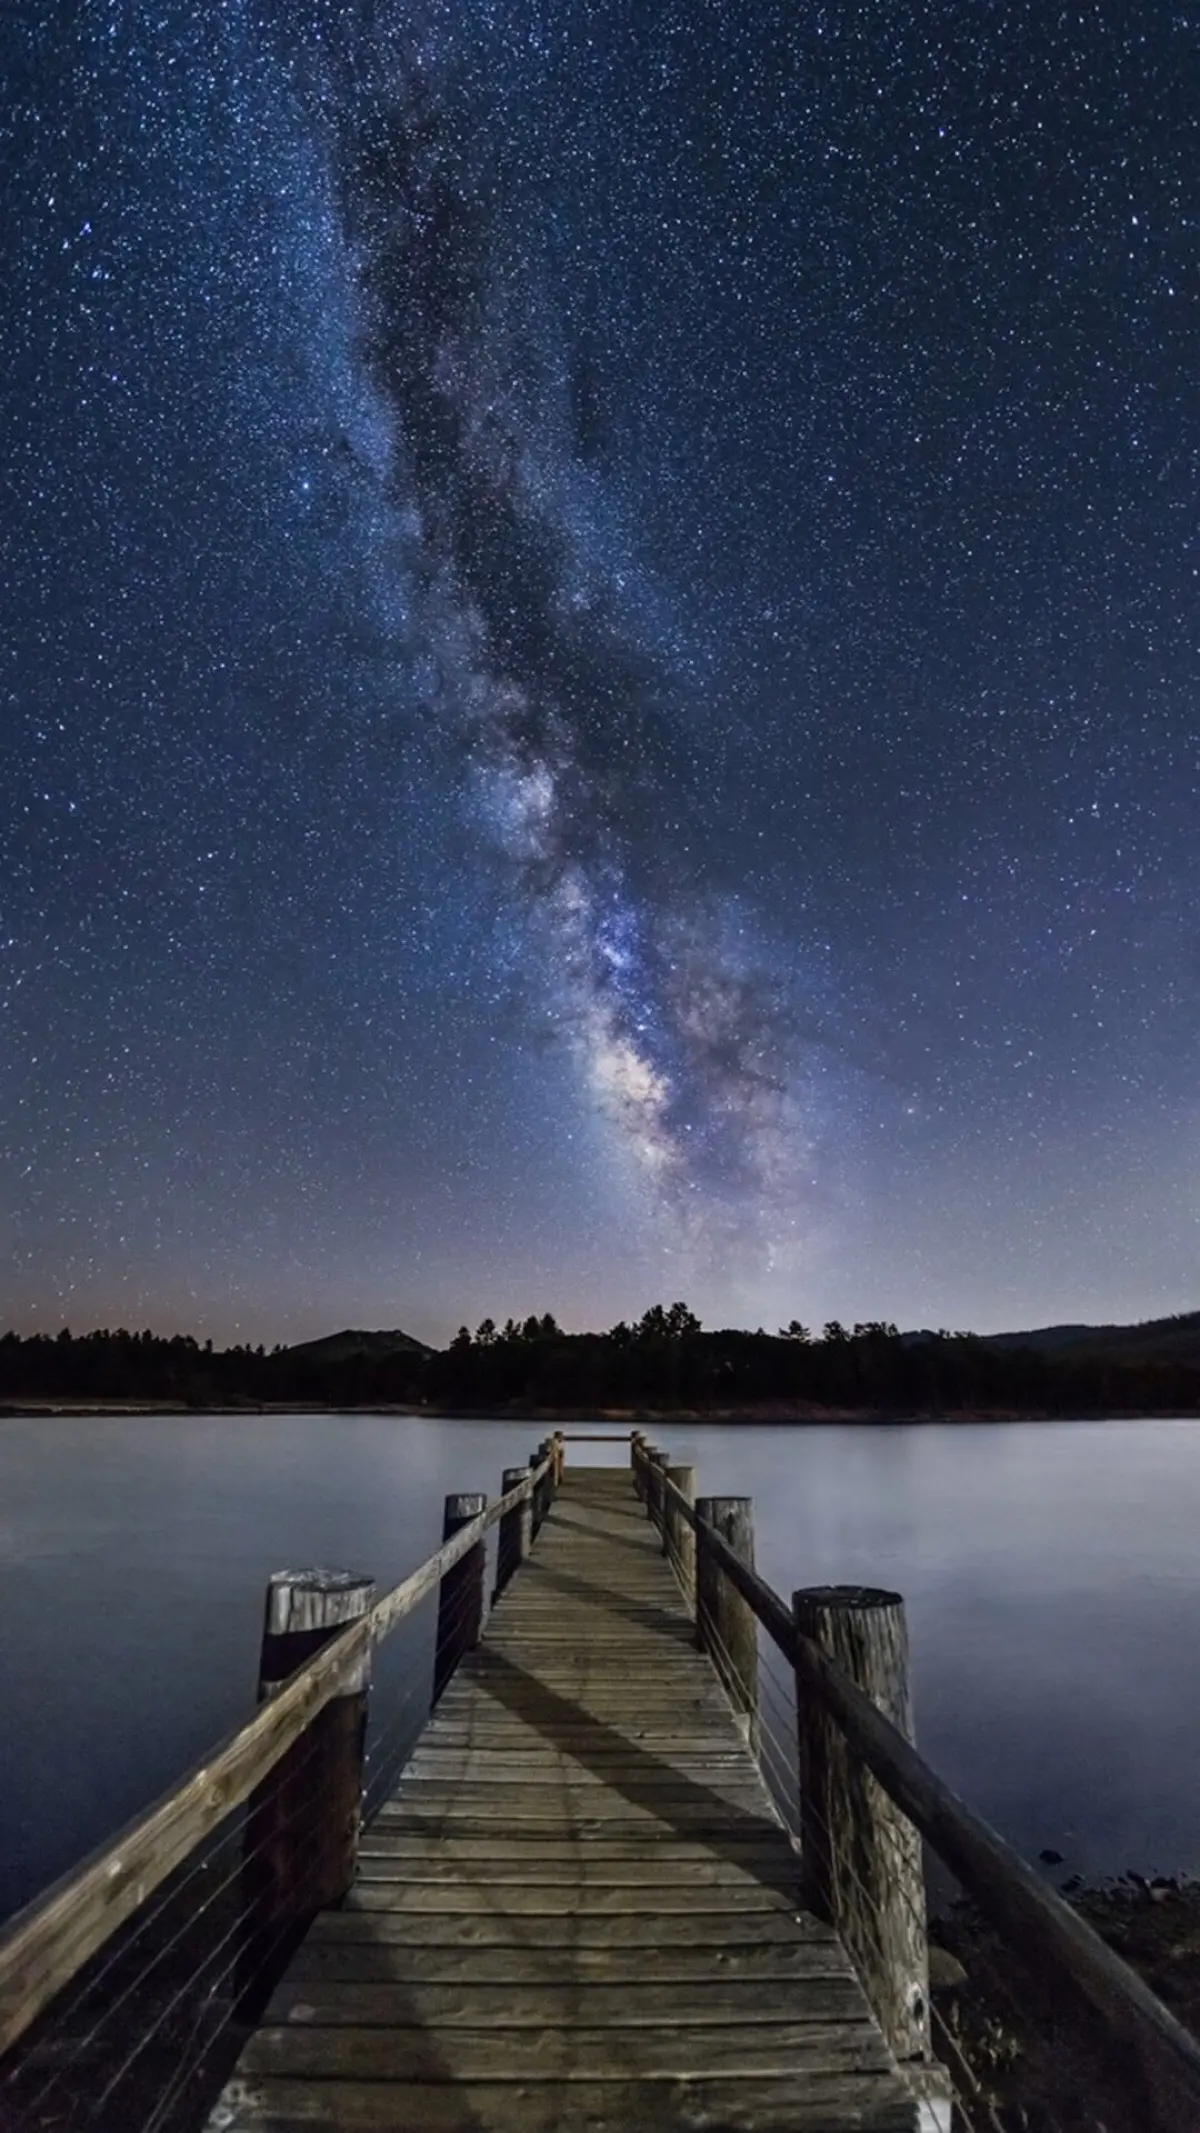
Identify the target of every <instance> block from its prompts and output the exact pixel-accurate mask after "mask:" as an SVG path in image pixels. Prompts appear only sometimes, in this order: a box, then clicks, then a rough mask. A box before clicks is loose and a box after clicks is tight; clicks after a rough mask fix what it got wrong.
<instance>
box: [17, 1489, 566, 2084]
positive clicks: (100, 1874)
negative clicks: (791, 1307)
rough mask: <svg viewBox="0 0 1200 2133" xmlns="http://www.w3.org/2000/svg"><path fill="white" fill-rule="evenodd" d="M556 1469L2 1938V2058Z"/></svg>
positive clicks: (319, 1659)
mask: <svg viewBox="0 0 1200 2133" xmlns="http://www.w3.org/2000/svg"><path fill="white" fill-rule="evenodd" d="M549 1465H550V1461H549V1460H543V1462H542V1464H541V1465H540V1466H538V1467H534V1468H531V1469H530V1471H529V1473H528V1474H527V1475H526V1476H525V1478H524V1480H522V1481H521V1482H519V1483H518V1484H517V1486H516V1487H515V1488H513V1489H510V1490H509V1491H508V1493H507V1495H504V1496H501V1497H499V1498H498V1499H497V1501H496V1502H495V1503H494V1504H490V1505H489V1506H488V1508H487V1510H486V1511H484V1512H482V1513H481V1514H480V1516H479V1517H478V1518H475V1519H472V1521H471V1523H470V1525H467V1526H463V1527H461V1528H460V1530H459V1531H458V1532H457V1533H456V1534H455V1535H454V1536H453V1538H452V1539H451V1540H448V1541H447V1542H446V1543H445V1544H444V1546H442V1547H441V1548H439V1549H438V1551H437V1553H436V1555H431V1556H430V1558H429V1560H428V1562H425V1563H422V1564H421V1565H420V1567H419V1568H418V1569H416V1570H413V1571H411V1572H410V1573H409V1575H408V1576H407V1577H406V1578H402V1579H401V1580H400V1583H399V1584H398V1585H393V1586H392V1588H391V1590H390V1591H389V1592H385V1593H384V1594H383V1595H382V1597H381V1598H380V1599H378V1600H376V1602H375V1604H374V1606H373V1607H372V1608H371V1610H370V1612H369V1613H368V1614H365V1615H362V1616H360V1617H359V1619H358V1621H357V1622H352V1623H350V1624H349V1625H348V1626H347V1627H346V1628H345V1629H344V1630H342V1631H341V1632H340V1633H339V1634H338V1635H337V1636H336V1637H333V1638H332V1639H331V1640H330V1642H329V1643H328V1644H326V1645H324V1646H323V1647H322V1649H321V1650H320V1651H319V1652H318V1653H317V1655H316V1657H315V1658H314V1659H311V1660H309V1662H308V1664H307V1665H306V1666H303V1667H300V1668H298V1669H297V1671H296V1673H294V1674H293V1675H292V1676H291V1679H290V1680H289V1681H287V1682H286V1683H285V1684H284V1686H283V1687H282V1688H281V1689H280V1690H279V1692H278V1694H277V1695H275V1696H273V1697H272V1698H271V1700H270V1702H269V1703H265V1704H263V1705H262V1707H261V1709H260V1710H258V1711H257V1712H256V1713H255V1715H254V1717H253V1718H252V1719H250V1721H249V1723H248V1724H247V1725H244V1726H239V1727H238V1729H237V1731H236V1732H234V1733H230V1734H228V1735H227V1736H226V1738H225V1739H224V1740H223V1741H220V1742H219V1743H218V1744H217V1745H216V1746H215V1747H214V1748H212V1749H211V1750H210V1752H209V1753H208V1754H207V1755H206V1756H204V1757H203V1758H202V1760H201V1761H200V1762H199V1763H196V1764H194V1765H193V1766H192V1768H191V1769H190V1770H189V1771H188V1772H187V1773H186V1775H185V1776H184V1777H182V1778H181V1779H180V1780H179V1781H178V1783H177V1784H175V1785H173V1786H172V1788H171V1790H170V1792H168V1793H165V1794H164V1795H163V1796H162V1798H161V1799H159V1800H156V1801H155V1802H154V1804H153V1806H151V1807H148V1808H146V1809H144V1810H143V1812H142V1813H141V1814H139V1815H136V1816H135V1817H134V1819H133V1820H132V1821H131V1822H128V1823H126V1825H125V1827H124V1829H122V1830H120V1831H119V1832H118V1834H117V1835H116V1836H115V1837H110V1838H109V1839H107V1840H106V1842H105V1843H103V1844H102V1845H100V1846H99V1847H98V1848H97V1849H96V1850H95V1851H94V1852H92V1853H91V1854H90V1855H89V1856H88V1858H86V1859H85V1860H84V1861H83V1863H82V1864H81V1865H79V1866H76V1867H72V1868H70V1869H69V1870H68V1872H67V1873H65V1874H63V1875H61V1876H60V1878H59V1879H58V1880H57V1881H55V1882H53V1883H52V1884H51V1886H50V1887H49V1888H48V1889H45V1890H43V1892H42V1894H41V1895H40V1896H36V1897H35V1898H34V1900H33V1902H32V1903H30V1904H28V1905H26V1907H25V1909H24V1910H23V1911H18V1913H17V1915H16V1917H15V1918H13V1919H12V1920H10V1922H9V1924H8V1926H7V1927H6V1928H5V1930H4V1932H3V1933H2V1934H0V2054H3V2053H4V2052H6V2051H8V2050H9V2048H10V2047H11V2046H12V2045H13V2044H14V2043H15V2042H16V2040H17V2038H18V2037H20V2036H21V2035H22V2034H23V2033H24V2031H25V2030H26V2029H28V2027H29V2025H30V2023H31V2022H33V2021H34V2020H35V2018H36V2017H37V2016H38V2015H39V2014H40V2013H41V2011H42V2009H43V2008H44V2007H45V2006H47V2005H48V2003H49V2002H50V2001H51V2000H52V1999H53V1998H54V1995H55V1994H56V1993H57V1992H61V1990H62V1988H63V1986H64V1985H68V1984H69V1983H70V1981H71V1979H72V1978H73V1977H75V1976H76V1975H77V1974H78V1972H79V1971H80V1970H81V1969H82V1968H83V1965H84V1964H85V1963H86V1962H88V1961H89V1960H90V1958H91V1957H92V1956H93V1955H95V1953H96V1952H97V1950H98V1949H99V1948H102V1947H103V1946H104V1943H105V1941H107V1940H109V1939H110V1938H111V1937H112V1935H113V1934H114V1933H115V1932H116V1931H117V1928H118V1927H119V1926H122V1925H123V1924H124V1923H125V1920H126V1919H127V1918H130V1917H132V1915H133V1913H134V1912H135V1911H136V1910H138V1909H139V1908H140V1906H141V1905H142V1904H143V1903H145V1901H146V1899H147V1897H148V1896H151V1895H153V1893H154V1891H155V1889H157V1888H159V1887H161V1885H162V1883H163V1882H164V1881H165V1880H166V1879H167V1877H168V1875H170V1874H172V1873H174V1871H175V1869H176V1867H178V1866H181V1865H182V1864H183V1861H184V1860H185V1859H186V1858H187V1857H188V1855H189V1853H191V1852H193V1851H194V1850H195V1848H196V1846H197V1845H198V1844H200V1843H202V1842H203V1840H204V1838H205V1837H207V1836H210V1835H211V1834H212V1832H213V1830H214V1829H216V1828H217V1827H218V1825H219V1824H220V1823H221V1822H223V1821H224V1819H225V1817H226V1815H228V1814H229V1813H231V1812H232V1810H233V1809H234V1808H235V1807H240V1806H241V1804H242V1802H243V1801H244V1800H247V1799H248V1798H249V1796H250V1794H251V1793H252V1792H253V1791H254V1789H255V1787H256V1785H259V1784H260V1783H261V1782H262V1780H263V1778H265V1777H266V1776H267V1775H268V1773H269V1772H270V1771H271V1770H273V1769H274V1768H275V1765H276V1764H277V1763H278V1762H279V1761H280V1759H281V1758H282V1757H283V1756H284V1755H286V1753H287V1751H288V1749H289V1748H290V1747H291V1746H292V1745H293V1743H294V1742H295V1741H297V1740H299V1738H300V1736H301V1734H303V1733H305V1732H306V1731H307V1729H308V1728H309V1726H310V1725H311V1724H312V1722H313V1720H314V1719H315V1718H316V1716H317V1715H318V1713H319V1712H320V1711H323V1710H324V1708H325V1706H326V1704H327V1703H329V1702H330V1701H331V1700H332V1698H333V1697H335V1696H336V1695H337V1694H338V1693H339V1691H340V1689H341V1686H342V1683H343V1681H344V1680H345V1678H346V1677H347V1676H348V1675H350V1674H352V1672H353V1669H354V1668H355V1666H356V1664H357V1663H358V1662H359V1661H361V1659H362V1658H363V1657H364V1656H365V1654H366V1652H367V1651H368V1650H369V1649H370V1648H371V1647H372V1646H373V1645H376V1644H379V1643H380V1642H381V1641H382V1640H383V1638H384V1637H386V1636H387V1634H388V1632H389V1630H392V1629H394V1628H395V1626H396V1624H397V1622H400V1621H402V1620H403V1619H404V1617H405V1616H406V1615H408V1614H411V1612H412V1610H413V1608H414V1607H416V1606H417V1605H418V1603H419V1602H420V1601H421V1600H423V1599H424V1597H425V1595H426V1593H428V1592H431V1591H432V1590H433V1588H434V1586H435V1585H438V1584H439V1583H440V1582H441V1580H442V1578H443V1577H444V1576H445V1574H446V1572H447V1571H448V1570H450V1569H452V1568H453V1566H454V1564H455V1563H457V1562H459V1561H460V1560H461V1559H462V1557H463V1556H464V1555H466V1554H467V1553H468V1551H469V1550H470V1549H471V1548H473V1547H475V1546H476V1544H477V1543H478V1542H479V1541H480V1540H481V1539H482V1538H483V1536H484V1534H485V1533H487V1531H488V1529H489V1527H491V1526H493V1525H495V1523H496V1521H497V1520H498V1519H500V1518H503V1517H504V1515H505V1513H506V1512H509V1511H513V1510H515V1509H516V1508H517V1506H518V1505H519V1504H521V1503H523V1502H524V1501H525V1500H526V1498H527V1497H529V1496H530V1495H532V1493H533V1490H534V1489H535V1488H536V1487H537V1486H538V1484H539V1483H540V1482H541V1481H542V1480H543V1479H544V1477H545V1475H546V1473H547V1470H548V1468H549Z"/></svg>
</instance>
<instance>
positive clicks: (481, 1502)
mask: <svg viewBox="0 0 1200 2133" xmlns="http://www.w3.org/2000/svg"><path fill="white" fill-rule="evenodd" d="M486 1510H487V1497H486V1496H474V1495H471V1496H447V1498H446V1510H445V1516H444V1517H443V1519H442V1539H443V1541H448V1540H453V1538H454V1535H455V1534H456V1533H459V1532H461V1530H462V1528H463V1527H464V1526H469V1525H470V1523H471V1520H472V1519H473V1518H478V1517H479V1514H480V1512H481V1511H486ZM486 1568H487V1544H486V1542H485V1541H482V1540H480V1541H477V1542H476V1543H475V1546H474V1547H473V1548H468V1550H467V1552H466V1554H465V1555H464V1556H463V1557H461V1559H460V1560H459V1561H458V1562H457V1563H454V1564H453V1565H452V1566H451V1568H450V1569H449V1570H448V1571H447V1572H446V1575H445V1577H444V1578H443V1579H442V1588H441V1594H440V1596H439V1599H438V1622H437V1645H436V1648H435V1650H434V1655H433V1702H434V1703H436V1702H437V1700H438V1698H439V1696H440V1695H441V1693H442V1690H443V1689H444V1688H445V1686H446V1683H447V1682H448V1681H449V1679H450V1676H451V1674H452V1673H453V1672H454V1669H455V1667H456V1666H457V1665H458V1662H459V1660H460V1659H461V1658H462V1655H463V1653H464V1652H469V1651H472V1650H473V1649H474V1647H475V1645H477V1644H478V1642H479V1632H480V1630H481V1629H482V1628H483V1582H484V1575H485V1572H486Z"/></svg>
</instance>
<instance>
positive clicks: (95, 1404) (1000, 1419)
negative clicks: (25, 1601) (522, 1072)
mask: <svg viewBox="0 0 1200 2133" xmlns="http://www.w3.org/2000/svg"><path fill="white" fill-rule="evenodd" d="M206 1415H237V1416H240V1417H241V1418H242V1419H243V1420H245V1421H255V1420H257V1419H258V1418H259V1417H260V1416H264V1415H391V1416H395V1417H397V1418H404V1419H406V1420H407V1419H409V1418H412V1419H417V1420H421V1421H427V1422H528V1423H531V1424H536V1423H542V1424H549V1425H551V1426H553V1427H559V1426H566V1427H574V1426H578V1425H580V1424H584V1423H587V1424H589V1425H595V1424H599V1425H601V1426H608V1427H611V1428H613V1429H614V1430H617V1431H620V1430H630V1429H635V1428H641V1427H642V1426H643V1425H644V1424H653V1425H655V1426H657V1425H659V1424H673V1425H678V1424H681V1423H682V1424H686V1426H687V1427H688V1428H689V1429H706V1428H713V1429H737V1428H742V1429H745V1428H755V1429H771V1428H774V1429H806V1428H809V1429H821V1428H824V1427H826V1426H828V1425H829V1424H833V1423H846V1424H854V1425H858V1426H865V1427H871V1428H875V1429H888V1428H893V1429H909V1428H915V1427H930V1428H937V1427H941V1428H945V1427H948V1426H949V1427H954V1426H963V1425H970V1424H972V1423H985V1422H986V1423H1020V1422H1031V1423H1047V1422H1195V1421H1197V1420H1200V1408H1196V1409H1190V1410H1189V1409H1187V1408H1180V1407H1178V1406H1176V1407H1172V1408H1171V1409H1169V1410H1165V1409H1164V1410H1163V1411H1161V1412H1158V1411H1155V1410H1149V1411H1148V1410H1147V1409H1146V1408H1145V1407H1139V1408H1122V1409H1110V1410H1108V1411H1106V1412H1102V1413H1098V1412H1097V1411H1096V1409H1095V1408H1094V1407H1090V1408H1080V1409H1078V1410H1071V1411H1068V1412H1062V1411H1059V1412H1053V1411H1051V1410H1050V1409H1048V1408H1016V1407H991V1408H989V1407H948V1408H943V1409H940V1410H937V1411H936V1412H930V1411H929V1410H928V1409H910V1410H902V1409H898V1408H878V1407H821V1406H818V1405H816V1404H815V1403H810V1402H796V1403H794V1404H788V1403H786V1402H782V1401H765V1402H764V1403H763V1404H762V1406H760V1407H737V1408H732V1407H731V1408H724V1407H722V1408H711V1407H710V1408H697V1407H484V1406H482V1405H477V1406H473V1407H421V1406H417V1405H415V1404H414V1403H413V1402H411V1401H409V1402H407V1403H399V1402H393V1401H379V1400H373V1401H369V1402H366V1403H363V1404H359V1405H355V1406H344V1405H338V1404H334V1403H333V1402H331V1401H328V1400H266V1401H261V1402H257V1401H242V1402H240V1403H238V1404H231V1403H219V1404H214V1405H213V1406H204V1407H200V1406H196V1405H194V1404H192V1403H189V1402H187V1401H184V1400H167V1399H163V1400H0V1421H3V1422H7V1421H49V1420H60V1421H86V1420H88V1419H89V1418H90V1419H93V1420H102V1419H104V1418H106V1417H109V1418H118V1417H121V1416H127V1417H129V1418H131V1419H136V1418H137V1417H139V1416H143V1417H150V1416H161V1417H163V1418H164V1419H165V1420H170V1421H175V1420H186V1419H188V1417H190V1416H195V1417H196V1418H197V1419H199V1418H201V1417H203V1416H206Z"/></svg>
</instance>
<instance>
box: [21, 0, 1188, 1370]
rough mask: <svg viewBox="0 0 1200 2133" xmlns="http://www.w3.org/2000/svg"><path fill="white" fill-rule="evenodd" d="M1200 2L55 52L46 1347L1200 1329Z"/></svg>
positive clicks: (595, 8)
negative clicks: (839, 1327) (182, 1336)
mask: <svg viewBox="0 0 1200 2133" xmlns="http://www.w3.org/2000/svg"><path fill="white" fill-rule="evenodd" d="M1196 29H1197V17H1196V10H1195V6H1194V4H1192V0H1176V4H1174V5H1166V4H1163V0H1142V4H1140V5H1138V6H1134V5H1132V4H1113V5H1110V6H1107V7H1095V6H1092V7H1087V8H1082V7H1074V6H1062V7H1060V6H1057V5H1055V4H1051V5H1046V4H1044V0H1037V4H1034V0H1009V4H1008V5H1006V6H1003V7H1001V6H997V5H994V4H988V0H946V4H942V5H936V4H935V5H910V4H907V0H906V4H903V5H902V4H898V0H887V4H875V5H859V6H854V5H837V4H833V0H831V4H829V5H826V6H819V5H812V4H806V0H687V4H686V5H683V4H681V0H588V4H584V0H542V4H540V5H539V4H534V0H471V4H469V5H468V4H465V0H447V4H442V5H436V4H426V0H409V4H406V5H405V4H397V0H355V4H352V0H340V4H339V0H208V4H206V5H202V6H197V5H196V4H195V0H187V4H186V5H185V4H183V0H153V4H151V0H7V5H6V6H5V7H4V10H3V19H2V21H0V54H2V59H3V83H2V88H3V94H2V95H0V183H2V185H3V218H2V221H0V247H2V248H3V282H2V289H3V294H2V299H0V389H2V391H3V398H4V405H3V422H2V425H0V453H2V454H3V486H2V490H0V495H2V498H3V502H2V506H0V508H2V511H3V518H2V521H0V538H2V542H3V561H4V592H3V611H2V630H0V661H2V666H0V854H2V858H0V1002H2V1007H3V1046H2V1056H0V1318H2V1319H3V1320H4V1322H5V1323H13V1324H15V1325H17V1326H19V1327H21V1328H22V1329H26V1330H33V1329H38V1328H43V1329H46V1330H50V1331H55V1330H57V1328H58V1327H59V1326H60V1325H62V1324H63V1323H69V1324H70V1325H71V1326H72V1327H73V1328H74V1329H75V1330H77V1331H79V1330H83V1329H84V1328H86V1327H88V1326H91V1325H95V1324H114V1325H115V1324H118V1323H124V1324H129V1325H134V1326H141V1325H152V1326H154V1327H156V1328H158V1329H159V1330H162V1331H170V1330H173V1329H175V1328H177V1327H178V1328H185V1329H187V1330H191V1331H193V1332H196V1333H197V1334H200V1335H204V1334H210V1335H213V1336H214V1337H216V1338H218V1339H225V1338H238V1339H241V1338H249V1339H253V1340H256V1341H257V1340H259V1339H265V1340H267V1341H268V1342H270V1341H272V1340H276V1339H279V1340H288V1339H293V1338H304V1337H306V1336H309V1335H313V1334H318V1333H321V1332H325V1331H329V1330H331V1329H332V1328H333V1327H335V1326H337V1325H342V1324H347V1323H350V1324H357V1325H403V1326H405V1327H407V1328H408V1329H409V1330H410V1331H413V1332H416V1333H419V1334H422V1335H424V1336H426V1337H428V1338H433V1339H441V1338H444V1337H446V1336H447V1335H448V1334H449V1333H451V1332H452V1331H453V1329H454V1327H455V1325H457V1323H458V1322H459V1320H460V1319H462V1318H468V1319H470V1320H471V1322H472V1323H474V1322H475V1320H477V1319H478V1318H480V1317H482V1316H483V1315H484V1313H485V1312H487V1313H489V1314H490V1315H492V1316H493V1317H495V1318H497V1319H501V1318H503V1317H505V1316H507V1315H508V1314H509V1313H510V1312H516V1313H520V1314H524V1313H525V1312H526V1311H530V1310H538V1311H543V1310H546V1309H549V1310H553V1311H554V1312H555V1313H556V1314H557V1316H558V1317H559V1318H560V1319H561V1320H562V1321H563V1322H564V1323H566V1324H567V1325H569V1326H584V1325H595V1326H600V1325H604V1324H607V1323H610V1322H611V1321H612V1320H613V1319H615V1318H617V1317H620V1316H626V1315H629V1314H631V1313H639V1312H640V1311H641V1310H643V1309H644V1308H645V1307H646V1305H647V1304H649V1303H651V1302H653V1301H655V1300H657V1299H659V1298H662V1299H664V1300H669V1299H671V1298H673V1297H676V1296H682V1297H685V1298H686V1299H687V1300H688V1301H689V1303H691V1305H692V1306H693V1308H694V1309H696V1310H697V1311H698V1312H699V1313H700V1314H701V1316H702V1317H703V1319H704V1321H705V1323H706V1324H710V1325H711V1324H717V1325H719V1324H728V1323H734V1324H748V1325H751V1326H754V1325H757V1324H760V1323H761V1324H765V1325H767V1326H768V1327H771V1328H773V1327H774V1326H775V1325H776V1324H778V1323H780V1322H781V1321H783V1320H786V1319H788V1318H790V1317H792V1316H799V1317H801V1318H803V1319H804V1320H805V1321H806V1322H809V1323H817V1324H819V1323H820V1322H821V1321H822V1320H823V1319H824V1318H825V1317H827V1316H831V1315H837V1316H839V1317H841V1318H844V1319H846V1320H854V1319H859V1318H875V1317H885V1318H892V1319H896V1320H897V1321H899V1322H900V1323H901V1324H906V1325H933V1326H938V1325H948V1326H964V1325H973V1326H975V1327H977V1328H979V1329H981V1330H988V1329H993V1328H997V1327H1001V1326H1013V1325H1022V1324H1037V1323H1044V1322H1046V1321H1047V1320H1051V1319H1055V1318H1064V1317H1066V1318H1092V1319H1100V1318H1123V1317H1137V1316H1146V1315H1150V1314H1153V1313H1157V1312H1160V1311H1167V1310H1173V1309H1182V1308H1186V1307H1195V1306H1196V1305H1197V1304H1198V1303H1200V1254H1198V1243H1200V1227H1198V1224H1200V1043H1198V1038H1200V903H1198V896H1197V891H1198V888H1200V806H1198V801H1200V761H1198V756H1200V699H1198V680H1200V675H1198V662H1197V658H1196V615H1197V585H1198V580H1197V571H1198V567H1200V556H1198V551H1197V544H1196V532H1197V511H1196V501H1197V451H1198V444H1200V334H1198V332H1197V323H1198V313H1200V304H1198V298H1200V277H1198V275H1197V223H1198V219H1200V138H1198V129H1197V123H1196V121H1197V112H1198V111H1200V97H1198V95H1197V91H1198V87H1200V61H1198V48H1197V39H1196Z"/></svg>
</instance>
